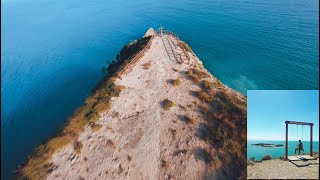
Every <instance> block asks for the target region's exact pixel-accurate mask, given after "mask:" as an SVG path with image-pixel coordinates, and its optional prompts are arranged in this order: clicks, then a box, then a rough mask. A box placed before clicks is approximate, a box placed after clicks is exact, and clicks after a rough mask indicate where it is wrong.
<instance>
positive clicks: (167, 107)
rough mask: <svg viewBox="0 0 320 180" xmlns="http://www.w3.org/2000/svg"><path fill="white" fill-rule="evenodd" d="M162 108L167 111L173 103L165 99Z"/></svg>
mask: <svg viewBox="0 0 320 180" xmlns="http://www.w3.org/2000/svg"><path fill="white" fill-rule="evenodd" d="M162 106H163V109H164V110H169V109H170V108H171V107H172V106H174V102H172V101H170V100H169V99H165V100H163V101H162Z"/></svg>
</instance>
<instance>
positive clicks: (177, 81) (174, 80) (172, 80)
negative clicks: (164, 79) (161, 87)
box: [170, 79, 181, 86]
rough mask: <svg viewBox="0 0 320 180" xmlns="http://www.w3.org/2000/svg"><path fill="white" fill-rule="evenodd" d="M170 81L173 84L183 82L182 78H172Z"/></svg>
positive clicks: (176, 84)
mask: <svg viewBox="0 0 320 180" xmlns="http://www.w3.org/2000/svg"><path fill="white" fill-rule="evenodd" d="M170 83H171V84H172V86H179V85H180V84H181V81H180V79H171V80H170Z"/></svg>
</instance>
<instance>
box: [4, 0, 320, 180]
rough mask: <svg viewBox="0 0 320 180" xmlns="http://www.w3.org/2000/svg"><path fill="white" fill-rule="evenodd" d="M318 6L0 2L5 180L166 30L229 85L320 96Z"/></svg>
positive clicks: (251, 1) (235, 1)
mask: <svg viewBox="0 0 320 180" xmlns="http://www.w3.org/2000/svg"><path fill="white" fill-rule="evenodd" d="M318 5H319V2H318V1H317V0H308V1H305V0H282V1H278V0H270V1H262V0H246V1H240V0H230V1H209V0H199V1H194V0H185V1H183V2H182V1H169V0H164V1H159V0H137V1H130V3H129V1H124V0H109V1H104V0H91V1H84V0H79V1H72V0H63V1H62V0H41V1H40V0H32V1H31V0H4V1H1V45H2V46H1V120H2V121H1V145H2V146H1V147H2V148H1V172H2V173H1V178H2V179H9V178H10V173H11V171H12V170H14V169H15V167H16V166H17V165H18V164H20V163H21V162H22V161H23V160H24V159H25V158H26V156H27V155H28V154H30V153H31V152H32V150H33V149H34V148H35V147H36V146H38V145H39V144H40V143H41V142H44V141H45V140H47V139H48V138H49V137H51V136H52V135H54V134H56V133H57V132H58V131H59V129H60V128H61V127H62V125H63V123H64V122H65V120H66V117H68V116H70V115H71V114H72V112H73V111H74V110H75V109H76V107H78V106H80V105H81V104H82V102H83V100H84V99H85V97H86V96H88V95H89V94H90V90H91V89H92V87H93V86H94V85H95V84H96V82H97V81H98V80H99V78H101V77H102V73H101V71H100V69H101V67H102V66H104V65H105V64H106V62H110V60H112V59H114V58H115V56H116V54H117V53H118V52H119V50H120V49H121V47H122V46H123V45H124V44H127V43H128V42H130V41H132V40H134V39H138V38H140V37H141V36H142V35H143V34H144V32H145V31H146V30H147V29H148V28H149V27H150V26H152V27H155V28H156V27H158V26H159V25H160V24H161V25H163V26H164V27H165V28H168V29H170V30H172V31H174V32H175V33H177V34H178V35H179V36H180V37H181V39H182V40H184V41H185V42H187V43H188V44H189V45H190V46H191V47H192V49H193V50H194V52H195V53H196V54H197V56H198V57H199V58H200V59H201V60H202V61H203V63H204V65H205V67H206V68H207V69H208V70H209V71H210V72H212V73H213V74H214V75H215V76H217V77H218V78H220V79H221V80H222V81H223V82H224V83H225V84H227V85H229V86H230V87H232V88H234V89H236V90H238V91H240V92H241V93H243V94H245V93H246V89H318V88H319V83H318V80H319V78H318V75H319V61H318V58H319V52H318V48H319V36H318V34H319V28H318V25H319V23H318V20H319V16H318V13H319V9H318V7H319V6H318Z"/></svg>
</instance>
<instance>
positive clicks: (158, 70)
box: [47, 37, 242, 179]
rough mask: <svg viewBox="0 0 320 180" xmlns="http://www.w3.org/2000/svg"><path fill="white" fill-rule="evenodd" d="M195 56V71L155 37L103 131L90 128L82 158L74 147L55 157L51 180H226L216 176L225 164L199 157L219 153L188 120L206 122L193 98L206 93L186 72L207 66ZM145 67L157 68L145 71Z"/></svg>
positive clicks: (106, 117) (105, 118)
mask: <svg viewBox="0 0 320 180" xmlns="http://www.w3.org/2000/svg"><path fill="white" fill-rule="evenodd" d="M172 40H173V41H174V39H172ZM189 55H190V56H191V57H192V59H191V62H190V65H189V64H187V63H183V64H179V63H178V62H176V61H173V60H170V58H169V57H168V55H167V53H166V52H165V49H164V46H163V42H162V40H161V37H155V38H154V40H153V42H152V45H151V47H150V49H149V50H148V52H147V53H146V54H145V55H144V56H143V57H142V58H141V59H140V60H139V62H138V63H137V64H136V65H135V66H134V67H133V69H132V71H130V72H129V73H128V74H126V75H124V76H123V77H122V80H120V79H117V81H116V83H117V84H120V85H123V86H125V89H124V90H123V91H122V92H121V93H120V96H119V97H117V98H115V99H113V100H112V107H111V109H110V110H109V111H108V112H106V113H105V114H103V115H102V117H101V118H100V119H99V120H98V121H97V123H99V124H101V125H102V128H101V129H100V130H98V131H95V132H94V131H93V130H92V129H91V128H89V127H87V128H86V130H85V132H83V133H82V134H81V135H80V137H79V139H78V140H79V141H80V142H81V143H82V144H83V148H82V150H81V154H79V155H76V154H75V152H74V149H73V147H72V145H69V146H67V147H65V148H64V149H62V150H61V151H59V152H58V153H56V154H54V156H53V157H52V160H51V162H52V163H53V164H55V165H56V169H55V170H54V171H53V172H51V173H50V174H49V175H48V177H47V179H79V178H80V179H81V178H84V179H172V178H173V179H203V178H204V175H205V174H208V173H210V176H209V177H207V178H210V179H221V178H222V179H225V175H224V174H225V173H222V172H220V171H217V172H215V173H212V172H214V170H215V169H219V167H220V166H221V164H215V165H214V166H213V165H208V164H207V163H206V162H205V160H204V159H203V158H201V157H199V155H198V154H199V153H198V152H199V151H200V152H202V151H201V150H203V149H204V150H205V152H208V153H210V154H214V153H215V150H214V149H212V148H211V147H210V145H208V144H207V143H205V142H204V141H203V140H200V139H199V138H198V137H197V136H196V135H195V134H196V125H192V124H186V123H185V122H183V120H182V117H183V116H184V115H187V116H188V117H192V118H194V119H196V124H198V123H199V122H200V121H201V115H200V113H199V112H198V110H197V104H199V103H201V102H200V101H199V100H198V99H197V98H196V97H194V96H193V95H191V93H190V90H199V89H200V88H199V87H198V86H197V85H195V84H194V83H193V82H192V81H191V80H189V79H188V78H187V77H186V75H185V74H184V73H183V72H182V71H184V70H187V69H188V68H190V66H192V65H195V64H201V61H199V60H198V59H197V58H196V57H195V56H194V55H192V54H191V53H189ZM145 63H150V64H151V66H150V67H149V68H148V69H144V67H143V64H145ZM174 68H175V69H176V70H174ZM176 78H179V79H180V81H181V85H179V86H177V87H174V86H172V85H171V84H170V83H169V80H170V79H176ZM209 79H210V80H211V81H215V80H216V78H215V77H213V76H212V77H211V78H209ZM226 88H227V87H226ZM228 91H230V93H235V94H237V96H239V98H241V97H242V95H240V94H238V93H237V92H235V91H233V90H231V89H228ZM167 98H168V99H170V100H171V101H173V102H174V103H175V105H174V106H173V107H172V108H171V109H170V110H164V109H163V107H162V105H161V102H162V101H163V100H164V99H167Z"/></svg>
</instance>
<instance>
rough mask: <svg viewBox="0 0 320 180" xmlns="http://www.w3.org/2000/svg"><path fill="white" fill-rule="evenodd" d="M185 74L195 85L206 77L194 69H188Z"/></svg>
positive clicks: (203, 73)
mask: <svg viewBox="0 0 320 180" xmlns="http://www.w3.org/2000/svg"><path fill="white" fill-rule="evenodd" d="M186 74H187V76H188V77H189V78H190V79H191V80H192V81H194V82H196V83H198V82H200V80H201V79H202V78H205V77H208V75H207V74H206V73H205V72H203V71H201V70H199V69H196V68H193V69H189V70H188V71H187V72H186Z"/></svg>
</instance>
